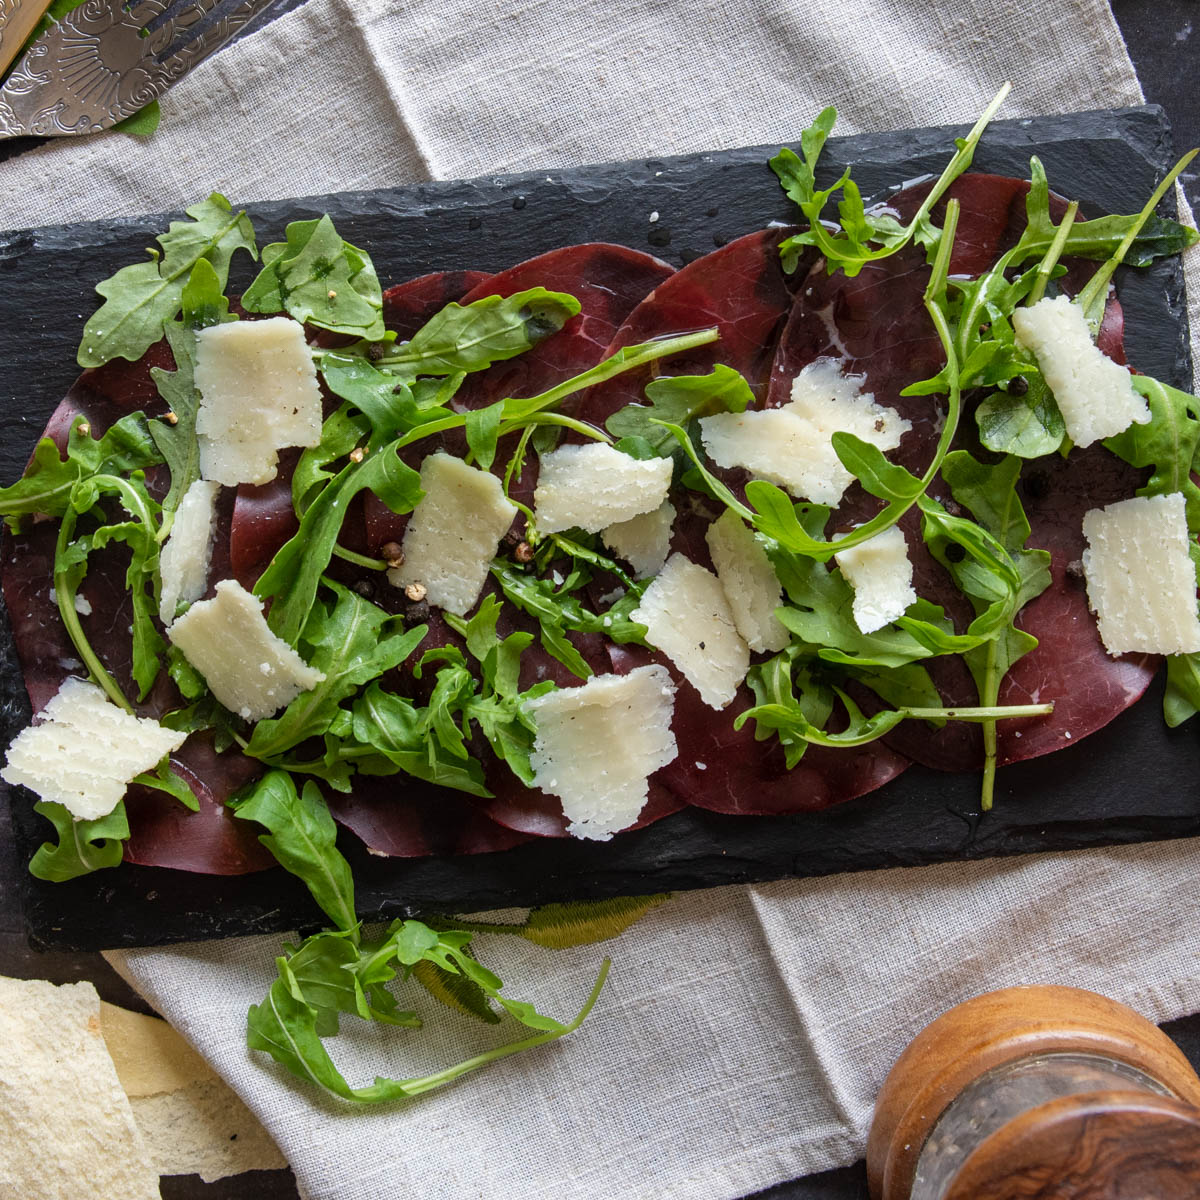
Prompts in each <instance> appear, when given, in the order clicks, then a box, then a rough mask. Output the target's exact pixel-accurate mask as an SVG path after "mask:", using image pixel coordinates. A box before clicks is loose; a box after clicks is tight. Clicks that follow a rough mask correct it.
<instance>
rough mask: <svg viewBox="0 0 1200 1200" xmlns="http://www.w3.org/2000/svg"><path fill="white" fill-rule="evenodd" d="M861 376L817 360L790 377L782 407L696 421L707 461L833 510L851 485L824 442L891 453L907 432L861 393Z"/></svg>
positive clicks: (903, 424)
mask: <svg viewBox="0 0 1200 1200" xmlns="http://www.w3.org/2000/svg"><path fill="white" fill-rule="evenodd" d="M862 385H863V377H862V376H861V375H845V374H843V373H842V369H841V366H840V365H839V363H838V362H837V360H836V359H832V358H818V359H817V360H816V361H815V362H811V363H809V364H808V366H806V367H805V368H804V369H803V370H802V371H801V372H800V374H799V375H797V376H796V380H795V382H794V383H793V384H792V399H791V403H790V404H785V405H784V406H783V407H782V408H768V409H757V410H754V409H751V410H747V411H746V412H742V413H717V414H716V415H715V416H711V417H701V418H700V436H701V438H702V439H703V441H704V448H705V449H706V450H707V451H708V454H709V457H710V458H711V459H712V460H713V462H715V463H716V464H717V465H718V466H721V467H743V468H745V469H746V470H747V471H750V472H751V473H752V474H753V475H755V476H757V477H758V478H760V479H766V480H769V481H770V482H771V483H776V484H778V485H779V486H780V487H781V488H784V489H785V490H786V491H788V492H790V493H791V494H792V495H793V496H795V497H796V498H797V499H804V500H814V501H816V502H817V503H818V504H837V503H838V502H839V501H840V500H841V498H842V493H843V492H844V491H845V490H846V488H847V487H849V485H850V482H851V480H852V479H853V478H854V476H853V475H851V474H850V472H849V471H847V470H846V468H845V467H844V466H842V462H841V459H839V458H838V456H837V454H836V453H835V451H834V449H833V443H832V441H831V440H830V439H831V438H832V437H833V435H834V434H835V433H838V432H843V433H852V434H854V436H855V437H857V438H860V439H861V440H862V441H864V442H870V443H871V444H872V445H874V446H878V447H879V449H880V450H894V449H895V448H896V447H897V446H898V445H900V438H901V436H902V435H903V434H905V433H907V432H908V430H909V429H911V428H912V426H911V425H910V424H909V422H908V421H906V420H905V419H904V418H903V417H901V416H899V415H898V414H897V413H896V412H895V411H894V410H893V409H890V408H886V407H883V406H881V405H879V404H876V403H875V397H874V396H873V395H872V394H871V393H870V392H863V391H862Z"/></svg>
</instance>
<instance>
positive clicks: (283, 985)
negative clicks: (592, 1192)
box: [247, 921, 608, 1104]
mask: <svg viewBox="0 0 1200 1200" xmlns="http://www.w3.org/2000/svg"><path fill="white" fill-rule="evenodd" d="M317 936H318V937H328V936H329V935H317ZM469 940H470V935H469V934H467V933H461V932H445V933H441V934H439V933H436V932H434V931H433V930H432V929H430V928H429V927H428V926H427V925H423V924H422V923H421V922H419V921H397V922H395V923H394V924H393V925H392V926H391V928H390V929H389V930H388V932H387V934H386V936H385V937H384V939H383V941H382V942H381V943H379V944H371V945H364V946H363V947H362V948H361V949H360V951H359V953H358V958H357V962H351V961H350V960H349V957H348V956H347V955H346V954H345V952H344V951H342V952H340V953H338V954H333V953H331V948H330V947H328V946H327V945H322V946H321V947H320V948H319V953H314V952H312V951H310V952H308V954H307V956H305V946H301V947H300V948H299V949H298V950H295V951H293V952H292V953H291V954H290V956H288V957H280V958H279V959H277V960H276V964H277V968H278V972H279V974H278V977H277V978H276V980H275V982H274V983H272V985H271V989H270V991H269V992H268V994H267V997H266V999H265V1000H264V1001H263V1003H262V1004H259V1005H253V1006H251V1008H250V1012H249V1014H248V1019H247V1024H248V1038H247V1040H248V1042H249V1045H250V1048H251V1049H253V1050H263V1051H265V1052H266V1053H268V1054H270V1055H271V1056H272V1057H273V1058H274V1059H275V1060H276V1061H277V1062H279V1063H281V1064H282V1065H283V1066H284V1067H286V1068H287V1069H288V1070H289V1071H290V1072H291V1073H292V1074H293V1075H296V1076H297V1077H298V1078H300V1079H303V1080H306V1081H309V1082H313V1083H316V1084H318V1085H320V1086H321V1087H323V1088H325V1089H326V1090H328V1091H329V1092H331V1093H333V1094H334V1095H337V1096H340V1097H342V1098H344V1099H346V1100H353V1101H356V1102H359V1103H368V1104H369V1103H380V1102H385V1101H390V1100H399V1099H402V1098H405V1097H408V1096H415V1095H419V1094H420V1093H422V1092H427V1091H430V1090H432V1089H433V1088H436V1087H440V1086H441V1085H442V1084H444V1083H449V1082H450V1081H451V1080H453V1079H457V1078H458V1077H459V1076H460V1075H464V1074H466V1073H467V1072H469V1071H473V1070H475V1069H476V1068H478V1067H481V1066H484V1065H485V1064H486V1063H489V1062H493V1061H495V1060H496V1059H499V1058H503V1057H505V1056H507V1055H509V1054H515V1053H518V1052H520V1051H522V1050H528V1049H532V1048H533V1047H535V1046H540V1045H543V1044H545V1043H546V1042H549V1041H554V1040H555V1039H557V1038H560V1037H563V1036H565V1035H566V1034H568V1033H571V1032H573V1031H574V1030H575V1029H577V1028H578V1027H579V1026H580V1025H581V1024H582V1023H583V1021H584V1019H585V1018H586V1017H587V1015H588V1013H589V1012H591V1009H592V1006H593V1005H594V1004H595V1002H596V999H597V997H598V996H599V994H600V990H601V988H603V986H604V981H605V979H606V977H607V974H608V960H607V959H605V960H604V962H603V963H602V964H601V968H600V973H599V975H598V976H597V979H596V983H595V985H594V986H593V988H592V991H591V994H590V995H589V996H588V998H587V1000H586V1001H585V1002H584V1005H583V1007H582V1008H581V1009H580V1010H579V1012H578V1013H577V1014H576V1016H575V1018H574V1019H573V1020H571V1021H569V1022H567V1023H565V1024H564V1023H562V1022H559V1021H556V1020H554V1019H553V1018H551V1017H546V1016H544V1015H542V1014H541V1013H539V1012H538V1011H537V1009H535V1008H534V1007H533V1005H531V1004H528V1003H526V1002H524V1001H520V1000H512V999H510V998H508V997H507V996H504V995H503V994H502V991H501V989H502V987H503V984H502V983H501V982H500V980H499V979H498V978H497V977H496V976H495V975H494V974H493V973H492V972H491V971H489V970H488V969H487V968H486V967H484V966H482V964H480V963H479V962H478V961H477V960H476V959H474V958H473V957H472V956H471V955H470V953H469V952H468V942H469ZM310 941H311V939H310ZM307 944H308V943H306V944H305V945H307ZM297 959H299V960H300V966H301V968H302V971H301V972H297V971H296V970H293V965H294V964H296V962H297ZM393 962H396V963H398V964H399V965H401V966H402V967H406V968H414V967H416V965H417V964H418V963H428V964H430V965H432V966H433V967H436V968H438V969H439V970H440V971H442V972H445V973H447V974H450V975H457V976H461V977H463V978H464V979H465V980H466V981H468V982H469V983H470V984H473V985H474V986H475V987H476V988H478V989H479V991H480V992H482V993H483V995H484V997H485V998H486V999H489V1000H491V1001H493V1002H495V1003H497V1004H499V1005H500V1007H501V1008H503V1009H504V1011H505V1012H507V1013H508V1014H509V1015H510V1016H512V1017H514V1018H515V1019H516V1020H518V1021H519V1022H521V1023H522V1024H523V1025H525V1026H526V1027H528V1028H530V1029H533V1030H535V1031H536V1032H535V1033H534V1034H533V1035H532V1036H530V1037H525V1038H522V1039H520V1040H519V1041H516V1042H512V1043H509V1044H508V1045H506V1046H499V1047H497V1048H495V1049H493V1050H488V1051H485V1052H484V1053H482V1054H478V1055H476V1056H474V1057H472V1058H469V1059H467V1060H465V1061H464V1062H461V1063H458V1064H456V1065H454V1066H451V1067H447V1068H445V1069H444V1070H441V1071H435V1072H433V1073H432V1074H430V1075H425V1076H421V1077H416V1078H412V1079H385V1078H376V1080H375V1082H374V1083H373V1084H371V1085H369V1086H367V1087H358V1088H356V1087H351V1086H350V1084H349V1083H347V1082H346V1080H345V1078H344V1077H343V1076H342V1075H341V1073H340V1072H339V1071H338V1070H337V1068H336V1066H334V1063H333V1060H332V1059H331V1058H330V1057H329V1054H328V1052H327V1051H326V1049H325V1046H324V1044H323V1042H322V1040H321V1038H322V1031H323V1030H324V1031H329V1030H330V1021H331V1017H336V1012H337V1011H338V1009H339V1008H340V1009H342V1010H343V1011H350V1010H349V1008H348V1005H347V1004H346V998H347V996H346V987H345V983H344V979H343V977H344V975H345V973H346V972H351V971H352V972H353V974H354V976H355V981H354V986H355V988H356V989H357V988H363V989H364V990H365V991H368V992H370V991H373V992H374V994H375V995H376V996H381V995H382V994H383V988H384V985H386V984H387V983H388V982H390V981H391V980H392V979H394V978H395V971H394V969H393V967H392V965H391V964H392V963H393ZM364 1007H365V1008H366V1011H365V1012H364V1011H363V1010H362V1009H360V1010H359V1012H358V1015H360V1016H365V1017H366V1018H367V1019H372V1018H373V1019H380V1017H379V1015H378V1013H377V1012H376V1011H374V1010H372V1009H371V1008H370V1007H367V1006H365V1005H364ZM405 1016H407V1014H405ZM398 1023H406V1024H411V1023H412V1022H411V1020H404V1021H401V1022H398Z"/></svg>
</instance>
